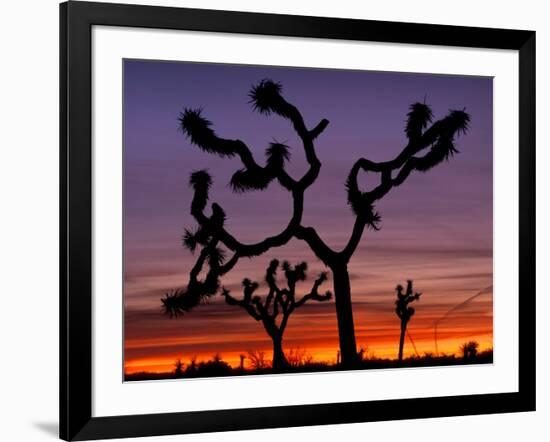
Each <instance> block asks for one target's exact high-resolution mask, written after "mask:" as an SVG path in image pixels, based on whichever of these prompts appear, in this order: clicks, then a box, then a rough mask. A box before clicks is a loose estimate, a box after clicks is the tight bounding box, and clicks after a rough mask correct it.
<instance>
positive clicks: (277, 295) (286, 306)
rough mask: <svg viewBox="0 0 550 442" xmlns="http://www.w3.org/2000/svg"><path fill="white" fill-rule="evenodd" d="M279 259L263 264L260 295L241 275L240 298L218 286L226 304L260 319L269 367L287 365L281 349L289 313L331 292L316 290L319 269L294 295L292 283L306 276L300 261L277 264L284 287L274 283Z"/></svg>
mask: <svg viewBox="0 0 550 442" xmlns="http://www.w3.org/2000/svg"><path fill="white" fill-rule="evenodd" d="M278 268H279V261H278V260H276V259H274V260H272V261H271V263H270V264H269V266H268V267H267V270H266V273H265V282H266V283H267V286H268V289H269V291H268V293H267V295H266V296H264V297H261V296H258V295H255V294H254V293H255V292H256V290H257V289H258V287H259V284H258V283H257V282H253V281H251V280H250V279H248V278H245V279H244V280H243V282H242V285H243V298H242V299H237V298H234V297H233V296H232V295H231V293H230V291H229V290H228V289H226V288H225V287H224V288H222V296H224V298H225V301H226V302H227V303H228V304H229V305H237V306H239V307H242V308H243V309H244V310H245V311H246V312H247V313H248V314H249V315H250V316H252V317H253V318H254V319H255V320H256V321H261V323H262V325H263V327H264V329H265V331H266V332H267V334H268V335H269V337H270V338H271V340H272V341H273V359H272V361H273V362H272V368H273V370H281V369H283V368H285V367H288V366H289V363H288V360H287V358H286V356H285V354H284V351H283V335H284V332H285V329H286V326H287V324H288V320H289V318H290V315H291V314H292V313H293V312H294V311H295V310H296V309H297V308H299V307H301V306H302V305H304V304H305V303H306V302H308V301H320V302H322V301H328V300H329V299H330V298H331V297H332V294H331V293H330V292H329V291H327V292H326V293H324V294H321V293H319V287H320V286H321V284H322V283H323V282H325V281H326V279H327V274H326V273H324V272H323V273H321V274H320V275H319V277H318V278H317V279H316V280H315V282H314V283H313V287H312V288H311V291H310V292H309V293H307V294H306V295H303V296H302V297H301V298H300V299H298V298H297V295H296V284H297V283H298V282H300V281H305V280H306V279H307V263H305V262H302V263H300V264H297V265H295V266H292V265H290V264H289V263H288V261H284V262H283V264H282V265H281V268H282V270H283V272H284V276H285V279H286V287H280V286H279V284H278V283H277V269H278Z"/></svg>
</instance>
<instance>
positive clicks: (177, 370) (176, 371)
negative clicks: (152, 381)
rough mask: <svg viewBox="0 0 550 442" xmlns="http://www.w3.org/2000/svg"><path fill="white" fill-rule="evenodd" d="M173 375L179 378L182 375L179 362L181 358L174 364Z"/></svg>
mask: <svg viewBox="0 0 550 442" xmlns="http://www.w3.org/2000/svg"><path fill="white" fill-rule="evenodd" d="M174 375H175V376H176V377H177V378H180V377H182V376H183V362H181V359H178V360H177V361H176V363H175V364H174Z"/></svg>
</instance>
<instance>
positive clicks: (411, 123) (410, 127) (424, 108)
mask: <svg viewBox="0 0 550 442" xmlns="http://www.w3.org/2000/svg"><path fill="white" fill-rule="evenodd" d="M432 119H433V113H432V110H431V109H430V107H429V106H428V105H427V104H425V103H414V104H412V105H411V107H410V109H409V113H408V114H407V124H406V126H405V133H406V134H407V137H408V138H409V140H411V141H416V140H418V139H419V138H420V137H421V136H422V131H423V130H424V129H425V128H426V126H427V125H428V123H431V122H432Z"/></svg>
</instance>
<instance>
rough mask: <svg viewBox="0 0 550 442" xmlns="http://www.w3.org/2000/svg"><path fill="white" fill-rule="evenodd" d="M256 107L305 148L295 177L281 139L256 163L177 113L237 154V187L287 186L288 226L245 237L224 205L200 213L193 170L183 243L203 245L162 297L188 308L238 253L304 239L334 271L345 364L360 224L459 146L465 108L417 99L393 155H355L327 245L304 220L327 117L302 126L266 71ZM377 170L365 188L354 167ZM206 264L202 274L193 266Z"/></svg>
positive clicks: (205, 181)
mask: <svg viewBox="0 0 550 442" xmlns="http://www.w3.org/2000/svg"><path fill="white" fill-rule="evenodd" d="M249 96H250V102H251V104H252V106H253V108H254V110H256V111H258V112H259V113H261V114H264V115H271V114H276V115H278V116H280V117H282V118H285V119H287V120H289V121H290V123H291V124H292V126H293V128H294V130H295V131H296V133H297V134H298V136H299V138H300V140H301V142H302V144H303V148H304V151H305V157H306V160H307V162H308V165H309V167H308V169H307V171H306V172H305V173H304V175H303V176H302V177H300V178H299V179H295V178H293V177H291V176H290V175H289V174H288V172H287V171H286V170H285V163H286V162H287V161H288V160H289V159H290V151H289V147H288V146H286V145H284V144H281V143H271V144H270V145H269V147H268V148H267V150H266V157H267V159H266V164H265V166H263V167H262V166H260V165H259V164H258V163H257V162H256V160H255V159H254V157H253V155H252V152H251V151H250V149H249V148H248V147H247V146H246V145H245V143H244V142H243V141H241V140H230V139H224V138H221V137H219V136H218V135H217V134H216V133H215V132H214V130H213V129H212V123H211V122H210V121H208V120H207V119H206V118H204V117H203V115H202V111H201V110H200V109H188V108H187V109H185V110H184V111H183V112H182V113H181V115H180V123H181V128H182V130H183V132H184V133H185V134H186V135H187V137H188V138H189V140H190V141H191V143H192V144H194V145H196V146H197V147H199V148H200V149H202V150H203V151H205V152H207V153H210V154H214V155H218V156H220V157H227V158H231V157H238V158H240V160H241V162H242V164H243V166H244V167H243V168H242V169H240V170H237V171H236V172H235V173H234V174H233V176H232V178H231V183H230V184H231V186H232V188H233V190H234V191H235V192H246V191H252V190H263V189H265V188H266V187H267V186H268V185H269V184H270V183H271V182H272V181H274V180H276V181H278V182H279V184H280V185H281V186H282V187H283V188H284V189H286V190H287V191H288V192H289V194H290V196H291V197H292V200H293V212H292V215H291V218H290V220H289V222H288V224H287V225H286V227H285V228H284V229H283V230H282V231H280V232H279V233H276V234H274V235H273V236H268V237H267V238H265V239H263V240H262V241H260V242H257V243H254V244H246V243H243V242H241V241H239V240H238V239H237V238H236V237H235V236H233V235H232V234H231V233H229V232H228V231H227V230H226V228H225V227H224V222H225V212H224V211H223V209H222V208H221V206H220V205H219V204H217V203H212V205H211V209H212V211H211V214H210V215H208V214H207V213H205V208H206V205H207V202H208V198H209V190H210V186H211V184H212V178H211V177H210V175H209V174H208V173H207V172H206V171H205V170H199V171H196V172H193V173H192V175H191V179H190V184H191V186H192V187H193V189H194V191H195V194H194V197H193V200H192V203H191V214H192V215H193V217H194V218H195V220H196V221H197V223H198V228H197V230H195V231H190V230H187V231H186V232H185V235H184V239H183V241H184V244H185V245H186V247H188V248H189V249H190V250H192V251H194V250H196V249H197V248H199V246H200V248H201V251H200V253H199V254H198V257H197V261H196V263H195V265H194V266H193V268H192V269H191V271H190V274H189V282H188V285H187V287H186V288H183V289H177V290H173V291H172V292H170V293H167V294H166V296H165V297H164V298H163V299H162V302H163V305H164V308H165V310H166V312H167V313H168V314H169V315H170V316H178V315H180V314H183V313H185V312H188V311H189V310H191V309H192V308H193V307H194V306H196V305H197V304H199V303H200V302H201V301H202V300H204V299H206V298H208V297H210V296H213V295H215V294H216V293H217V292H218V291H219V287H220V280H219V278H220V277H221V276H223V275H224V274H225V273H227V272H229V271H230V270H231V269H232V268H233V267H234V266H235V264H236V263H237V262H238V261H239V259H240V258H244V257H246V258H252V257H254V256H258V255H261V254H263V253H265V252H267V251H268V250H270V249H272V248H275V247H280V246H283V245H284V244H286V243H288V242H289V241H290V240H291V239H293V238H296V239H298V240H302V241H304V242H305V243H306V244H307V245H308V246H309V248H310V249H311V250H312V251H313V252H314V253H315V255H316V256H317V257H318V258H319V259H320V260H321V261H322V262H323V263H324V264H325V265H326V266H327V267H329V268H330V270H331V271H332V275H333V286H334V297H335V306H336V316H337V323H338V334H339V344H340V351H341V357H342V365H343V366H344V367H350V366H354V365H355V364H356V362H357V347H356V343H355V331H354V324H353V313H352V303H351V291H350V278H349V273H348V263H349V261H350V259H351V257H352V256H353V254H354V252H355V250H356V249H357V246H358V245H359V243H360V241H361V237H362V235H363V232H364V230H365V228H370V229H373V230H378V229H379V225H380V221H381V217H380V214H379V213H378V212H377V211H376V210H375V207H374V204H375V203H376V202H377V201H378V200H380V199H381V198H383V197H384V196H385V195H386V194H387V193H388V192H389V191H390V190H391V189H392V188H394V187H397V186H400V185H401V184H402V183H403V182H404V181H405V180H406V179H407V177H408V176H409V175H410V174H411V172H413V171H419V172H426V171H428V170H430V169H431V168H433V167H435V166H437V165H438V164H440V163H441V162H443V161H445V160H448V159H449V158H450V157H452V156H453V155H454V154H455V153H456V152H458V151H457V149H456V148H455V144H454V143H455V137H456V136H457V135H458V134H460V133H461V132H462V133H464V132H466V130H467V128H468V122H469V120H470V117H469V115H468V114H467V113H466V112H465V111H464V110H453V111H450V113H449V114H448V115H447V116H446V117H444V118H442V119H441V120H439V121H436V122H434V123H433V124H432V125H431V126H430V127H428V125H429V124H430V123H431V122H432V111H431V109H430V107H429V106H428V105H426V104H425V103H415V104H413V105H412V106H411V107H410V110H409V113H408V114H407V122H406V126H405V134H406V136H407V139H408V141H407V143H406V145H405V147H404V148H403V150H402V151H401V153H399V154H398V155H397V156H396V157H395V158H394V159H392V160H390V161H384V162H374V161H371V160H369V159H366V158H360V159H358V160H357V161H356V162H355V164H354V165H353V166H352V168H351V171H350V173H349V175H348V178H347V182H346V190H347V199H348V203H349V205H350V207H351V209H352V210H353V213H354V214H355V217H356V218H355V223H354V226H353V230H352V232H351V235H350V237H349V239H348V241H347V243H346V245H345V246H344V247H343V249H341V250H333V249H331V248H330V247H329V246H328V245H327V244H326V243H325V242H324V241H323V240H322V238H321V237H320V236H319V234H318V233H317V231H316V230H315V229H314V228H313V227H310V226H304V225H303V224H302V214H303V209H304V194H305V191H306V190H307V189H308V188H309V187H310V186H311V185H312V184H313V183H314V182H315V180H316V179H317V177H318V176H319V172H320V170H321V162H320V161H319V158H318V157H317V154H316V151H315V147H314V141H315V139H316V138H317V137H318V136H320V135H321V133H322V132H323V131H324V130H325V129H326V127H327V125H328V120H326V119H323V120H321V121H320V122H319V123H318V124H317V125H316V126H315V127H314V128H313V129H308V128H307V127H306V125H305V123H304V120H303V117H302V115H301V113H300V111H299V110H298V109H297V108H296V107H295V106H294V105H292V104H291V103H289V102H288V101H286V99H285V98H283V95H282V86H281V85H280V84H279V83H276V82H274V81H272V80H269V79H264V80H262V81H260V82H259V83H258V84H257V85H256V86H253V87H252V90H251V91H250V93H249ZM420 152H425V153H424V154H423V155H418V154H419V153H420ZM361 171H363V172H365V173H373V174H377V176H378V177H379V180H380V181H379V184H377V185H376V186H374V188H372V189H370V190H366V191H363V190H361V189H360V188H359V184H358V175H359V172H361ZM218 245H223V246H224V248H225V249H226V250H229V252H230V254H231V257H230V258H229V259H225V256H224V254H223V253H222V251H221V250H220V248H219V247H218ZM206 264H207V265H208V267H209V270H208V271H207V274H206V276H205V277H204V279H202V280H200V279H199V273H200V272H201V270H202V268H203V266H204V265H206Z"/></svg>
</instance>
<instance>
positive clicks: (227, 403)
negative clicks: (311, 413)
mask: <svg viewBox="0 0 550 442" xmlns="http://www.w3.org/2000/svg"><path fill="white" fill-rule="evenodd" d="M92 51H93V56H92V57H93V58H92V66H93V72H92V81H93V89H92V90H93V91H94V93H93V129H92V140H93V209H94V210H93V238H94V242H93V292H92V293H93V367H92V373H93V403H92V415H93V416H110V415H124V414H148V413H161V412H178V411H191V410H211V409H227V408H245V407H260V406H276V405H295V404H314V403H327V402H347V401H360V400H376V399H395V398H410V397H427V396H444V395H465V394H477V393H496V392H510V391H517V390H518V373H517V366H518V341H517V335H518V315H517V311H518V303H517V293H518V274H517V269H518V204H517V202H518V187H519V186H518V183H519V177H518V167H517V164H518V148H517V140H518V112H517V109H518V57H517V53H516V52H514V51H502V50H478V49H467V48H447V47H430V46H417V45H396V44H384V43H363V42H349V41H332V40H316V39H296V38H284V37H266V36H249V35H234V34H215V33H202V32H187V31H164V30H150V29H134V28H115V27H98V26H94V27H93V29H92ZM327 54H330V57H327ZM123 58H140V59H163V60H175V61H181V60H188V61H202V62H223V63H239V64H264V65H281V66H285V65H286V66H309V67H326V68H348V69H366V70H384V71H403V72H430V73H442V74H445V73H447V74H459V75H460V74H464V75H486V76H494V77H495V80H494V101H493V103H494V104H493V105H494V110H495V112H494V158H495V161H494V186H495V187H494V219H495V221H496V222H495V225H494V256H495V260H494V271H495V273H494V293H495V296H494V300H495V303H494V336H495V350H496V353H495V356H496V359H495V363H494V364H492V365H488V366H468V367H444V368H425V369H424V368H423V369H401V370H376V371H357V372H338V373H315V374H306V375H284V376H249V377H237V378H218V379H205V380H186V381H181V380H180V381H158V382H143V383H122V381H121V360H122V330H123V324H122V318H123V312H122V303H121V290H122V274H123V273H122V175H121V173H122V124H121V122H122V106H121V97H122V81H121V79H122V59H123Z"/></svg>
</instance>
